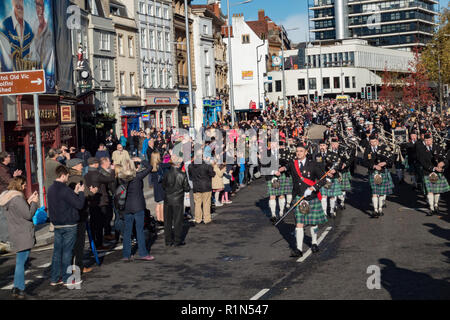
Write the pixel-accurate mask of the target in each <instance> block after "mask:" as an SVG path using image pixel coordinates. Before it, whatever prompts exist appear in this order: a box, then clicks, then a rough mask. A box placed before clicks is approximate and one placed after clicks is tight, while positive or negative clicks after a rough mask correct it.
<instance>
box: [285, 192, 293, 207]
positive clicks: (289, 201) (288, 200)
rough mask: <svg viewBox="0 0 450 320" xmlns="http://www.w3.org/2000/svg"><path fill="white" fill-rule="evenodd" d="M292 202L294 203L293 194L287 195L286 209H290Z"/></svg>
mask: <svg viewBox="0 0 450 320" xmlns="http://www.w3.org/2000/svg"><path fill="white" fill-rule="evenodd" d="M291 202H292V194H287V195H286V208H288V209H289V208H290V207H291Z"/></svg>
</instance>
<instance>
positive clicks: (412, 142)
mask: <svg viewBox="0 0 450 320" xmlns="http://www.w3.org/2000/svg"><path fill="white" fill-rule="evenodd" d="M416 143H417V133H416V132H414V131H413V132H410V134H409V142H407V143H405V148H406V156H407V159H408V172H409V174H410V175H411V183H412V184H413V186H414V188H417V181H418V179H417V176H418V168H417V167H418V164H417V150H416Z"/></svg>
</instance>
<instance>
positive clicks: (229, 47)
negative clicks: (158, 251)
mask: <svg viewBox="0 0 450 320" xmlns="http://www.w3.org/2000/svg"><path fill="white" fill-rule="evenodd" d="M185 1H186V0H185ZM252 1H253V0H246V1H242V2H239V3H236V4H234V5H232V6H231V7H235V6H238V5H240V4H245V3H249V2H252ZM227 15H228V73H229V74H228V77H229V78H230V99H229V100H230V111H231V126H233V127H234V122H235V119H234V118H235V113H234V94H233V93H234V90H233V61H232V55H231V12H230V1H229V0H227Z"/></svg>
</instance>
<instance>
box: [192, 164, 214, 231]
mask: <svg viewBox="0 0 450 320" xmlns="http://www.w3.org/2000/svg"><path fill="white" fill-rule="evenodd" d="M215 175H216V173H215V172H214V170H213V167H212V166H211V165H210V164H207V163H202V164H196V163H194V164H191V165H190V166H189V178H190V179H191V180H192V185H193V189H194V203H195V223H197V224H199V223H201V222H202V219H203V222H204V223H205V224H208V223H211V193H212V178H213V177H214V176H215ZM202 205H203V209H202Z"/></svg>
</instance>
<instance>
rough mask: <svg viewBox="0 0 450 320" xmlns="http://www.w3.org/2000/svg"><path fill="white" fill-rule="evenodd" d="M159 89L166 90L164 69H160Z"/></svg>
mask: <svg viewBox="0 0 450 320" xmlns="http://www.w3.org/2000/svg"><path fill="white" fill-rule="evenodd" d="M158 73H159V87H160V88H164V74H163V71H162V69H159V72H158Z"/></svg>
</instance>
